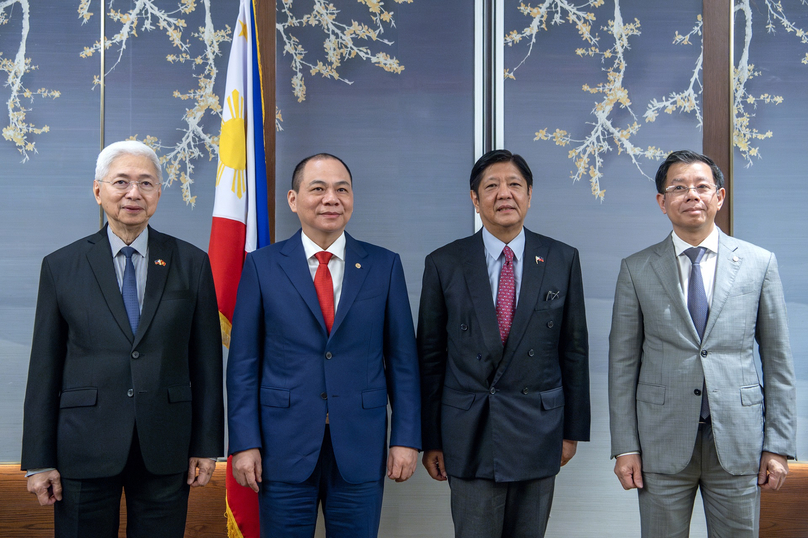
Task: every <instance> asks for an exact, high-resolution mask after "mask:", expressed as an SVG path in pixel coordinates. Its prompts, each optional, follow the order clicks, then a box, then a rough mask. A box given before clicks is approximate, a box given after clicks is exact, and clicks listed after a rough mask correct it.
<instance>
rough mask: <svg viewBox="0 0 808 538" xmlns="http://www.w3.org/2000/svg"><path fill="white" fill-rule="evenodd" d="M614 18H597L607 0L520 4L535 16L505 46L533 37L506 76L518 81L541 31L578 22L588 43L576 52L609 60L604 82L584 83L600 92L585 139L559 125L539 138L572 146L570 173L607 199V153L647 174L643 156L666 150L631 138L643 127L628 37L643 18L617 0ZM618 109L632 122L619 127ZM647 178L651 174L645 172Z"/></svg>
mask: <svg viewBox="0 0 808 538" xmlns="http://www.w3.org/2000/svg"><path fill="white" fill-rule="evenodd" d="M612 3H613V9H612V13H611V15H612V16H611V18H610V19H609V20H608V21H607V23H606V25H605V26H598V25H597V17H596V15H595V14H594V12H593V11H591V10H593V9H595V8H599V7H602V6H603V5H604V4H605V0H589V1H581V2H578V3H574V2H572V1H567V0H545V1H544V2H543V3H542V4H541V5H539V6H536V7H534V6H532V5H530V4H524V3H522V4H520V6H519V11H520V12H521V13H522V14H523V15H525V16H527V17H530V18H531V19H532V22H531V24H530V25H529V26H528V27H527V28H525V29H524V30H522V31H521V32H516V31H512V32H511V33H509V34H507V35H506V37H505V44H506V45H508V46H513V45H514V44H516V43H519V42H520V41H521V40H529V44H528V50H527V52H526V54H525V56H524V57H523V58H522V60H521V61H520V62H519V64H518V65H516V67H514V68H513V69H510V70H506V72H505V77H506V78H509V79H511V80H516V77H515V75H514V73H515V72H516V71H517V70H518V69H519V68H520V67H521V66H522V65H524V63H525V61H527V59H528V57H529V56H530V55H531V53H532V51H533V46H534V44H535V42H536V34H537V33H538V32H539V31H547V23H548V21H549V22H550V24H551V25H560V24H563V23H564V22H565V20H566V22H569V23H571V24H573V25H574V26H575V28H576V30H577V31H578V35H579V37H580V38H581V40H582V41H583V42H584V46H583V47H579V48H577V49H576V50H575V54H576V55H578V56H579V57H582V58H599V59H600V61H601V62H602V63H603V64H605V65H606V66H607V67H605V69H604V72H605V74H606V79H605V81H602V82H600V83H598V84H596V85H594V86H593V85H590V84H583V85H582V86H581V90H582V91H584V92H587V93H591V94H593V95H597V96H599V98H600V100H599V101H598V102H596V103H595V106H594V108H593V109H592V111H591V113H590V114H591V115H592V116H594V120H593V121H591V122H589V123H588V125H591V126H592V128H591V130H590V131H589V133H588V134H587V135H586V136H585V137H584V138H582V139H576V138H573V137H572V135H571V134H570V133H569V132H568V131H566V130H563V129H556V130H555V131H554V132H553V133H552V134H550V133H548V130H547V129H542V130H540V131H537V132H536V135H535V138H534V140H536V141H552V142H553V143H554V144H556V145H558V146H562V147H563V146H568V145H571V146H573V147H572V149H570V150H569V152H568V154H567V155H568V157H569V159H570V160H572V161H573V163H574V165H575V170H573V171H571V172H570V177H571V178H572V179H573V181H579V180H581V179H583V178H586V180H587V181H588V182H589V185H590V187H591V192H592V196H594V198H595V199H596V200H599V201H603V200H604V199H605V196H606V190H605V189H604V188H603V187H602V186H601V179H602V178H603V165H604V156H605V155H606V154H607V153H608V152H610V151H613V150H615V149H616V150H617V154H618V155H622V154H625V155H626V156H628V158H629V159H631V162H632V163H633V164H634V165H635V166H636V167H637V169H638V170H639V171H640V173H642V174H643V175H646V174H645V173H644V172H643V170H642V167H641V166H640V162H639V159H640V158H646V159H654V160H656V159H660V158H662V157H664V156H665V155H666V153H665V152H664V151H663V150H660V149H658V148H656V147H653V146H651V147H648V148H646V149H643V148H640V147H638V146H635V145H634V143H633V142H632V140H631V139H632V137H633V136H634V135H635V134H636V133H637V132H638V131H639V129H640V123H639V119H638V118H637V116H636V115H635V114H634V111H633V110H632V107H631V99H630V97H629V93H628V90H627V89H626V88H625V87H624V86H623V80H624V77H625V74H626V60H625V53H626V51H627V50H629V49H630V46H629V40H630V38H632V37H635V36H639V35H640V33H641V26H640V21H639V20H637V19H634V20H633V21H624V20H623V16H622V12H621V9H620V2H619V0H614V1H613V2H612ZM598 27H599V28H600V29H601V30H603V31H604V32H606V34H607V35H609V36H610V37H611V40H610V41H609V46H608V47H606V46H605V44H603V43H601V38H600V36H599V35H598V34H597V33H595V28H598ZM618 110H624V111H627V112H628V113H629V114H630V115H631V120H630V122H629V124H628V125H624V126H620V125H618V124H617V123H616V120H615V119H614V115H615V112H616V111H618ZM646 177H647V175H646Z"/></svg>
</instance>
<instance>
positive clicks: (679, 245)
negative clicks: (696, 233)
mask: <svg viewBox="0 0 808 538" xmlns="http://www.w3.org/2000/svg"><path fill="white" fill-rule="evenodd" d="M671 238H672V239H673V249H674V251H675V252H676V255H677V256H681V255H682V253H683V252H684V251H685V250H687V249H689V248H692V247H693V245H691V244H690V243H688V242H687V241H685V240H684V239H682V238H680V237H679V236H678V235H676V232H671ZM697 246H699V247H704V248H706V249H707V250H708V251H709V252H712V253H715V254H718V226H715V225H713V231H712V232H710V235H708V236H707V237H705V238H704V241H702V242H701V243H699V244H698V245H697Z"/></svg>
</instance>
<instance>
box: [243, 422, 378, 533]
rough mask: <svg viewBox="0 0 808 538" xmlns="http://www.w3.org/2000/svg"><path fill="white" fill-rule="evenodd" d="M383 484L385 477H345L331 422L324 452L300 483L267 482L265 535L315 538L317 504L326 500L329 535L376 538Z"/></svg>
mask: <svg viewBox="0 0 808 538" xmlns="http://www.w3.org/2000/svg"><path fill="white" fill-rule="evenodd" d="M383 490H384V477H381V478H380V479H379V480H378V481H375V482H364V483H360V484H350V483H348V482H346V481H345V480H344V479H343V478H342V475H341V474H340V472H339V469H338V468H337V461H336V459H335V458H334V449H333V446H332V444H331V434H330V431H329V428H328V426H326V427H325V436H324V438H323V445H322V448H321V449H320V458H319V460H318V461H317V465H316V466H315V468H314V471H313V472H312V474H311V476H310V477H309V478H308V479H307V480H305V481H304V482H302V483H299V484H290V483H287V482H275V481H271V480H264V481H263V482H262V484H261V492H260V494H259V495H260V496H259V501H260V521H261V538H279V537H283V538H311V537H312V536H314V531H315V528H316V525H317V507H318V505H322V509H323V516H324V518H325V529H326V536H327V537H328V538H376V536H377V535H378V533H379V520H380V517H381V512H382V493H383Z"/></svg>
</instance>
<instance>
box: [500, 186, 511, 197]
mask: <svg viewBox="0 0 808 538" xmlns="http://www.w3.org/2000/svg"><path fill="white" fill-rule="evenodd" d="M512 197H513V193H511V188H510V186H508V184H507V183H503V184H501V185H500V186H499V187H497V198H512Z"/></svg>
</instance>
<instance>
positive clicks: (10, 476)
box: [0, 462, 227, 538]
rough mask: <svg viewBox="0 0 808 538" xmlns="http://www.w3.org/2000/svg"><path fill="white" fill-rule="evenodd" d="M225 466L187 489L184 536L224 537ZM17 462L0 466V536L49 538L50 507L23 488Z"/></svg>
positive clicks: (123, 519) (123, 514)
mask: <svg viewBox="0 0 808 538" xmlns="http://www.w3.org/2000/svg"><path fill="white" fill-rule="evenodd" d="M226 467H227V465H226V464H225V463H224V462H220V463H219V464H217V465H216V470H215V471H214V472H213V478H211V479H210V482H208V485H206V486H205V487H203V488H191V494H190V497H189V499H188V518H187V523H186V524H185V538H225V537H226V536H227V518H226V517H225V505H224V495H225V494H224V482H225V473H226V472H227V471H226ZM26 481H27V480H26V478H25V473H24V472H23V471H20V466H19V465H0V536H2V537H3V538H48V537H50V538H52V537H53V507H52V506H39V503H38V502H37V500H36V497H34V496H33V495H32V494H30V493H28V491H27V489H26ZM124 502H125V501H124V500H123V499H122V500H121V528H120V530H119V532H118V536H119V538H126V523H125V522H126V505H125V504H124Z"/></svg>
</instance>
